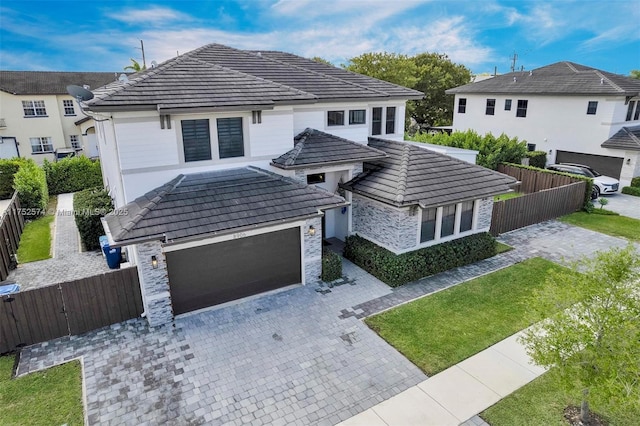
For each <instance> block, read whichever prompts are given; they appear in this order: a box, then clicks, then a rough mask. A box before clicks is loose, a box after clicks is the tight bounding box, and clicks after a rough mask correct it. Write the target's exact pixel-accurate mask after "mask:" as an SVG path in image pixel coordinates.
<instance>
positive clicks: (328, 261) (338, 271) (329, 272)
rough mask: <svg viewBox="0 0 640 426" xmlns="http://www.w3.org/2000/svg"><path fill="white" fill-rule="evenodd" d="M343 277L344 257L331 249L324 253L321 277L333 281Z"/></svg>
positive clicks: (323, 279) (326, 280)
mask: <svg viewBox="0 0 640 426" xmlns="http://www.w3.org/2000/svg"><path fill="white" fill-rule="evenodd" d="M341 277H342V257H341V256H340V255H339V254H338V253H335V252H333V251H331V250H325V251H324V252H323V253H322V275H321V276H320V279H322V281H325V282H331V281H334V280H337V279H338V278H341Z"/></svg>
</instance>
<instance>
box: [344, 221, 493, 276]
mask: <svg viewBox="0 0 640 426" xmlns="http://www.w3.org/2000/svg"><path fill="white" fill-rule="evenodd" d="M495 254H496V240H495V238H493V237H492V236H491V235H490V234H488V233H481V234H473V235H469V236H468V237H463V238H459V239H457V240H451V241H448V242H446V243H442V244H438V245H435V246H430V247H425V248H422V249H418V250H415V251H412V252H409V253H404V254H400V255H396V254H394V253H392V252H390V251H389V250H387V249H385V248H382V247H380V246H378V245H376V244H374V243H372V242H371V241H368V240H366V239H364V238H362V237H360V236H357V235H354V236H350V237H347V240H346V246H345V249H344V256H345V257H346V258H347V259H349V260H351V261H352V262H353V263H355V264H356V265H358V266H359V267H361V268H362V269H364V270H366V271H367V272H369V273H370V274H371V275H373V276H375V277H377V278H378V279H380V280H381V281H383V282H385V283H386V284H388V285H389V286H391V287H398V286H401V285H403V284H406V283H408V282H411V281H415V280H417V279H420V278H423V277H426V276H429V275H433V274H437V273H439V272H443V271H447V270H449V269H452V268H456V267H458V266H464V265H468V264H470V263H474V262H477V261H479V260H482V259H486V258H488V257H492V256H495Z"/></svg>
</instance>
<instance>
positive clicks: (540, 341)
mask: <svg viewBox="0 0 640 426" xmlns="http://www.w3.org/2000/svg"><path fill="white" fill-rule="evenodd" d="M547 279H548V282H549V284H551V285H548V286H546V287H545V290H544V291H542V292H540V293H538V294H536V296H535V297H534V298H533V299H532V300H531V308H533V309H534V310H536V311H539V312H549V308H553V309H555V310H556V314H554V315H552V316H551V317H550V318H548V319H547V320H545V321H543V322H541V323H538V324H536V325H535V326H534V327H533V328H532V329H531V330H529V331H528V332H527V333H526V334H525V337H524V338H523V342H524V343H525V345H526V347H527V352H528V353H529V355H530V356H531V357H532V358H533V360H534V361H535V362H536V363H537V364H539V365H542V366H545V367H554V368H556V369H557V371H558V373H559V374H558V375H557V376H558V378H559V382H558V385H559V386H562V387H564V388H565V389H566V390H568V391H570V390H571V389H573V388H574V386H575V385H574V384H575V382H576V380H577V381H579V382H580V384H581V387H582V405H581V410H580V411H581V412H580V420H581V421H582V422H583V423H586V422H588V418H589V399H590V398H594V399H596V400H598V401H600V402H601V403H603V404H606V405H608V406H609V407H611V408H612V409H614V410H615V409H624V410H627V411H628V412H635V413H640V255H639V254H638V253H637V252H636V251H635V250H634V248H633V246H631V245H629V246H628V247H627V248H625V249H612V250H610V251H608V252H600V253H597V254H596V255H595V256H594V257H592V258H585V259H583V260H581V261H579V262H577V263H575V264H574V265H573V266H572V267H571V270H570V271H562V272H555V273H550V275H549V277H548V278H547ZM545 309H546V311H545ZM576 396H578V395H576ZM635 420H637V418H636V419H635Z"/></svg>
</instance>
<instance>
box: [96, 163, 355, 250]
mask: <svg viewBox="0 0 640 426" xmlns="http://www.w3.org/2000/svg"><path fill="white" fill-rule="evenodd" d="M345 204H347V203H346V201H345V200H344V199H343V198H342V197H338V196H335V195H333V194H330V193H329V192H326V191H323V190H321V189H316V188H314V187H308V186H306V185H303V184H302V183H300V182H296V181H294V180H293V179H290V178H286V177H283V176H280V175H276V174H274V173H270V172H267V171H265V170H261V169H258V168H255V167H245V168H239V169H229V170H221V171H212V172H206V173H196V174H187V175H179V176H177V177H176V178H175V179H173V180H172V181H171V182H168V183H167V184H165V185H163V186H161V187H159V188H156V189H154V190H153V191H150V192H148V193H147V194H145V195H143V196H142V197H139V198H137V199H136V200H134V201H133V202H131V203H129V204H127V205H126V206H124V207H123V209H122V211H123V212H126V214H113V213H112V214H109V215H107V216H105V218H104V219H103V223H104V224H105V230H106V231H107V232H108V236H109V238H110V240H111V241H112V242H114V243H115V244H117V245H125V244H130V243H133V242H139V241H143V240H152V239H163V240H166V241H169V242H171V241H172V240H176V239H184V238H189V237H196V236H204V235H208V236H210V235H215V234H218V233H224V232H225V231H228V232H231V230H233V231H236V232H237V230H241V229H252V228H257V227H261V226H265V225H269V224H278V223H282V222H287V221H291V220H296V219H299V218H304V217H309V216H314V215H317V214H318V213H319V210H320V209H324V208H333V207H338V206H342V205H345Z"/></svg>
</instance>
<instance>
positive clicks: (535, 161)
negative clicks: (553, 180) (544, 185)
mask: <svg viewBox="0 0 640 426" xmlns="http://www.w3.org/2000/svg"><path fill="white" fill-rule="evenodd" d="M526 157H527V158H528V159H529V165H530V166H532V167H539V168H541V169H544V168H545V167H546V166H547V153H546V152H544V151H529V152H527V154H526Z"/></svg>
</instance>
